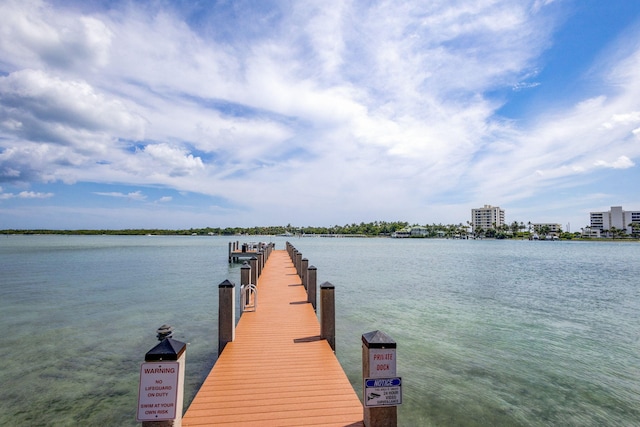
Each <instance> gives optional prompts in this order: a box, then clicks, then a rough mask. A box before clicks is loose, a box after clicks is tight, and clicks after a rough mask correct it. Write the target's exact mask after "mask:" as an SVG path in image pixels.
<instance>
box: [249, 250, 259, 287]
mask: <svg viewBox="0 0 640 427" xmlns="http://www.w3.org/2000/svg"><path fill="white" fill-rule="evenodd" d="M249 265H250V266H251V283H253V284H254V285H256V286H257V285H258V258H256V257H254V256H252V257H251V259H250V260H249Z"/></svg>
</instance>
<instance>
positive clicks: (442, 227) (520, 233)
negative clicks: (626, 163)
mask: <svg viewBox="0 0 640 427" xmlns="http://www.w3.org/2000/svg"><path fill="white" fill-rule="evenodd" d="M418 226H419V227H421V228H423V230H422V232H421V233H420V235H419V236H411V237H427V238H429V237H432V238H433V237H446V238H465V237H475V238H495V239H513V238H516V239H523V238H524V239H526V238H531V237H532V236H533V234H534V233H535V234H538V235H540V236H541V237H544V236H546V235H547V234H549V232H550V229H549V226H547V225H543V226H533V224H532V223H531V222H528V223H523V222H518V221H513V222H512V223H511V224H503V225H500V226H496V225H495V224H494V225H493V227H489V228H488V229H486V230H485V229H482V228H480V227H477V228H476V229H475V230H473V233H472V232H471V229H472V227H471V223H470V222H469V221H467V223H466V224H462V223H459V224H431V225H419V224H413V225H409V223H408V222H406V221H392V222H387V221H374V222H368V223H365V222H361V223H360V224H356V223H352V224H345V225H333V226H329V227H313V226H304V227H302V226H293V225H291V224H287V225H285V226H280V225H275V226H266V227H264V226H263V227H257V226H256V227H225V228H222V227H204V228H189V229H183V230H169V229H157V228H153V229H149V228H142V229H122V230H107V229H95V230H48V229H32V230H22V229H7V230H0V234H33V235H35V234H68V235H103V234H104V235H118V236H135V235H147V234H151V235H161V236H162V235H164V236H193V235H196V236H207V235H212V236H235V235H249V236H275V235H283V234H286V235H308V234H324V235H334V234H336V235H358V236H368V237H378V236H390V235H392V234H393V233H394V232H396V231H400V230H403V229H407V228H410V227H418ZM630 226H633V229H632V230H633V233H632V234H631V235H630V236H628V235H625V230H616V229H615V228H614V227H612V230H605V231H606V232H608V233H611V234H612V237H613V238H614V239H615V238H619V239H620V238H625V237H626V238H629V237H631V238H638V237H640V224H638V223H632V224H630ZM555 234H556V235H557V236H558V237H559V238H561V239H576V238H583V237H582V233H581V232H575V233H569V232H563V231H562V230H558V231H556V233H555Z"/></svg>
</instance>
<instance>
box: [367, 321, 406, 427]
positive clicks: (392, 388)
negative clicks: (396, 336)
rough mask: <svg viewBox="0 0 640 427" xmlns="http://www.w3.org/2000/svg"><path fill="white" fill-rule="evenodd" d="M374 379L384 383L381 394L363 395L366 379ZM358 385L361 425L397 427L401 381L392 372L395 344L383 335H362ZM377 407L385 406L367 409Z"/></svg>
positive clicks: (378, 333) (376, 332) (394, 364)
mask: <svg viewBox="0 0 640 427" xmlns="http://www.w3.org/2000/svg"><path fill="white" fill-rule="evenodd" d="M376 378H378V379H379V378H384V379H385V381H383V382H382V384H383V386H382V387H381V388H380V389H382V390H384V391H382V392H380V391H378V392H376V393H373V392H371V393H369V395H367V379H369V381H373V380H375V379H376ZM391 379H393V380H394V381H391ZM362 381H363V393H364V396H363V402H364V405H363V408H364V425H365V426H366V427H397V425H398V406H397V405H398V404H399V403H401V402H402V390H401V379H400V378H398V377H397V372H396V342H395V341H394V340H393V339H391V337H390V336H389V335H387V334H385V333H384V332H381V331H373V332H368V333H366V334H363V335H362ZM396 383H397V384H396ZM374 384H375V382H374ZM389 384H394V385H389ZM384 393H388V396H385V395H383V394H384ZM394 401H395V402H397V403H396V404H395V405H394V404H393V403H390V402H394ZM380 404H382V405H386V406H368V405H380Z"/></svg>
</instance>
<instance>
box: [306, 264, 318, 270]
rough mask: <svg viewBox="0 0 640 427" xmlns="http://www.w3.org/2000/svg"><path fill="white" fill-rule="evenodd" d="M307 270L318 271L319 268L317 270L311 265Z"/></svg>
mask: <svg viewBox="0 0 640 427" xmlns="http://www.w3.org/2000/svg"><path fill="white" fill-rule="evenodd" d="M307 270H317V268H316V267H315V266H313V265H310V266H309V267H308V268H307Z"/></svg>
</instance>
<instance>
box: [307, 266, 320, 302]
mask: <svg viewBox="0 0 640 427" xmlns="http://www.w3.org/2000/svg"><path fill="white" fill-rule="evenodd" d="M317 273H318V271H317V268H315V267H314V266H313V265H312V266H310V267H309V268H308V269H307V282H308V283H307V302H310V303H311V306H312V307H313V310H314V311H316V297H317V291H316V282H317V277H318V274H317Z"/></svg>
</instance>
